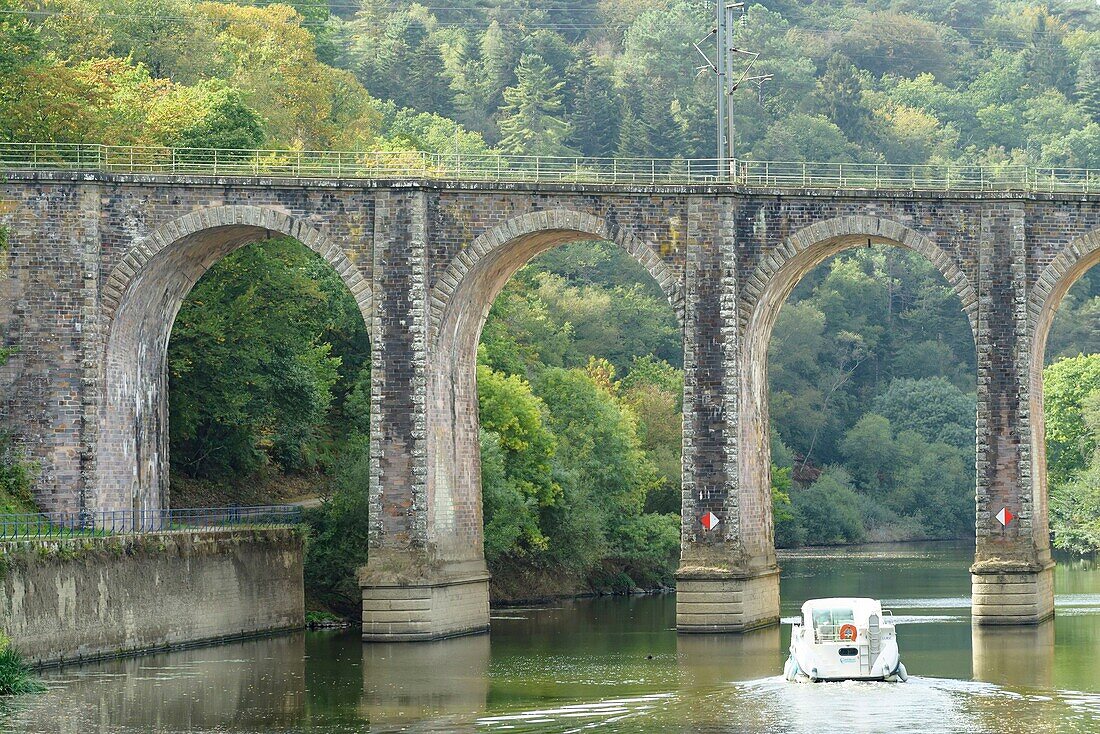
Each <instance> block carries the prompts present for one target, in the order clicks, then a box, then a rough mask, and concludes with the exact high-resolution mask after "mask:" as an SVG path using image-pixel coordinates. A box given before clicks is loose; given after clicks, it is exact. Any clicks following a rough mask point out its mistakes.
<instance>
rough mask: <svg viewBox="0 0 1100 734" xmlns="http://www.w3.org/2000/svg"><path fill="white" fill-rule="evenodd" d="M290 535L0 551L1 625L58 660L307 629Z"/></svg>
mask: <svg viewBox="0 0 1100 734" xmlns="http://www.w3.org/2000/svg"><path fill="white" fill-rule="evenodd" d="M302 561H303V540H302V536H301V534H300V533H299V532H298V531H296V530H294V529H289V528H284V529H278V528H271V529H255V530H253V529H247V530H246V529H234V530H225V531H201V532H198V531H196V532H188V531H176V532H167V533H155V534H150V535H141V536H113V537H97V538H76V539H67V540H52V541H24V542H17V543H16V542H12V543H5V544H0V569H2V570H3V578H2V579H0V586H2V588H3V594H2V596H0V630H3V632H4V633H5V634H7V635H8V636H9V637H10V638H11V639H12V644H13V645H14V647H15V649H17V650H18V651H19V652H20V653H22V654H23V656H24V657H25V658H26V659H27V660H28V661H30V662H31V663H33V664H36V665H50V664H58V663H64V662H71V661H79V660H88V659H94V658H103V657H114V656H118V655H126V654H132V653H139V652H146V651H150V650H158V649H164V648H171V647H182V646H189V645H195V644H202V643H208V642H215V641H220V640H226V639H232V638H236V637H247V636H250V635H256V634H263V633H268V632H275V631H278V630H286V629H296V628H301V627H302V626H303V625H304V624H305V610H304V594H303V587H302Z"/></svg>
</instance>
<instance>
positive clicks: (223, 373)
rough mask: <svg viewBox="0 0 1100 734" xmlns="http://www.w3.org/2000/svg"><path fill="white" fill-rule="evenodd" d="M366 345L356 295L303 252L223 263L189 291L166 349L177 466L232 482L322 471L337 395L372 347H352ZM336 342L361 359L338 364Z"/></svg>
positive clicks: (237, 256)
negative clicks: (266, 472)
mask: <svg viewBox="0 0 1100 734" xmlns="http://www.w3.org/2000/svg"><path fill="white" fill-rule="evenodd" d="M356 320H357V323H356ZM349 322H350V326H349V325H348V323H349ZM349 331H350V332H352V333H351V334H350V335H349V334H348V332H349ZM365 341H366V327H365V325H364V324H363V322H362V318H361V316H359V312H358V307H357V306H356V305H355V301H354V298H353V297H352V296H351V293H350V292H349V291H348V290H347V288H346V286H344V285H343V284H342V283H341V282H340V281H339V276H337V275H336V273H335V272H333V271H332V269H331V267H329V266H328V265H327V264H326V263H324V262H323V261H322V260H320V258H319V257H318V256H317V255H314V254H313V253H312V252H309V251H308V250H306V248H304V247H303V246H302V245H300V244H298V243H296V242H293V241H289V240H276V241H270V242H267V243H265V244H258V245H250V246H248V247H245V248H242V249H240V250H238V251H236V252H234V253H232V254H230V255H228V256H226V257H225V258H224V259H223V260H221V261H220V262H219V263H218V264H217V265H216V266H215V267H214V268H212V269H211V270H210V271H208V272H207V274H206V275H205V276H203V278H202V279H201V280H200V281H199V283H198V284H196V286H195V288H194V289H193V290H192V291H191V293H190V294H189V295H188V297H187V299H186V300H185V302H184V304H183V306H182V307H181V309H180V312H179V315H178V317H177V319H176V324H175V326H174V328H173V335H172V340H171V343H170V344H169V353H168V370H169V381H170V389H171V394H172V400H171V423H170V426H171V441H172V464H173V469H174V471H176V472H177V473H179V474H182V475H184V476H187V477H193V478H201V479H214V480H219V481H230V480H240V479H242V478H246V477H249V476H250V475H251V474H253V473H255V472H257V471H259V470H261V469H263V468H264V467H268V466H271V467H273V468H275V469H277V470H281V471H305V470H311V469H314V468H316V467H317V466H318V464H319V462H320V461H321V459H322V453H323V451H324V445H325V443H326V441H327V440H328V435H326V434H329V431H330V426H328V425H327V421H328V418H329V415H330V412H332V409H333V403H334V398H335V397H336V395H337V394H338V393H339V394H343V393H344V392H346V391H347V389H348V386H346V385H347V383H348V382H350V377H351V376H350V375H348V372H349V371H351V370H352V369H354V370H355V372H354V373H353V374H356V375H358V372H359V370H361V369H362V367H363V358H364V352H365V351H366V350H365V349H364V348H361V347H360V348H358V349H354V348H351V347H354V346H356V342H359V343H365ZM333 342H336V343H340V344H341V345H342V346H343V347H344V349H343V350H342V351H343V352H344V354H345V355H349V352H350V355H349V356H350V357H351V358H352V359H351V361H352V362H358V364H349V365H347V366H345V365H343V361H342V360H341V358H340V357H337V356H334V355H333V354H332V351H333V346H332V343H333ZM349 342H350V345H349ZM360 409H361V408H360ZM334 428H339V427H338V426H334ZM329 435H333V436H341V435H343V433H342V432H338V431H331V434H329Z"/></svg>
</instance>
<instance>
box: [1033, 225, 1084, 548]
mask: <svg viewBox="0 0 1100 734" xmlns="http://www.w3.org/2000/svg"><path fill="white" fill-rule="evenodd" d="M1097 263H1100V230H1093V231H1092V232H1089V233H1087V234H1085V235H1083V236H1081V237H1078V238H1077V239H1075V240H1073V241H1072V242H1070V243H1069V244H1068V245H1067V246H1066V247H1065V249H1063V250H1062V251H1061V252H1060V253H1058V254H1057V255H1056V256H1055V257H1054V259H1053V260H1051V262H1050V264H1049V265H1047V266H1046V267H1045V268H1043V271H1042V272H1041V273H1040V274H1039V278H1038V279H1037V280H1036V281H1035V284H1034V285H1033V286H1032V288H1031V291H1030V293H1029V294H1028V299H1027V335H1028V336H1027V338H1028V342H1029V343H1028V353H1027V355H1026V357H1027V370H1028V377H1027V380H1028V382H1027V396H1026V398H1025V400H1026V404H1027V418H1028V420H1027V423H1028V424H1029V425H1030V431H1031V462H1030V464H1031V466H1030V468H1031V507H1032V517H1031V524H1032V528H1033V530H1032V534H1033V536H1034V537H1035V538H1048V537H1049V523H1050V518H1049V514H1048V512H1047V509H1048V508H1047V505H1048V497H1049V494H1048V487H1047V447H1046V415H1045V412H1044V410H1043V363H1044V361H1045V359H1046V350H1047V339H1048V337H1049V336H1050V327H1051V326H1052V325H1053V324H1054V315H1055V314H1056V313H1057V312H1058V307H1059V306H1060V305H1061V303H1062V299H1063V298H1065V295H1066V293H1068V292H1069V289H1070V288H1072V287H1073V284H1074V283H1076V282H1077V281H1078V280H1079V279H1080V278H1081V276H1082V275H1084V274H1085V271H1087V270H1088V269H1089V268H1091V267H1092V266H1093V265H1096V264H1097ZM1021 387H1023V386H1021Z"/></svg>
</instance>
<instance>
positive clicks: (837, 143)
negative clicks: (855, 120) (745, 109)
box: [753, 112, 852, 161]
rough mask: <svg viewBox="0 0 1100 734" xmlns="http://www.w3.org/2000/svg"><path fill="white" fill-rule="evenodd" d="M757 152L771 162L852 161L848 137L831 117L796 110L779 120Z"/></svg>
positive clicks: (770, 128)
mask: <svg viewBox="0 0 1100 734" xmlns="http://www.w3.org/2000/svg"><path fill="white" fill-rule="evenodd" d="M753 155H754V156H755V157H757V158H760V159H762V160H771V161H850V160H851V159H852V158H851V148H850V146H849V144H848V139H847V138H846V137H845V136H844V133H843V132H841V130H840V128H839V127H837V126H836V124H834V123H833V122H832V121H831V120H829V119H827V118H825V117H823V116H821V115H807V114H805V113H802V112H796V113H794V114H792V115H790V116H789V117H787V118H785V119H783V120H779V121H777V122H776V123H775V124H773V125H772V126H771V127H769V128H768V131H767V132H766V133H765V134H764V137H763V139H762V140H761V141H760V142H759V143H757V144H756V147H755V148H753Z"/></svg>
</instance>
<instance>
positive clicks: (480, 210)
mask: <svg viewBox="0 0 1100 734" xmlns="http://www.w3.org/2000/svg"><path fill="white" fill-rule="evenodd" d="M0 226H4V227H6V228H7V229H8V230H9V231H10V236H9V245H8V247H7V249H6V251H5V252H4V253H3V259H4V266H5V268H6V271H5V277H4V279H3V283H2V285H0V287H2V291H0V296H2V298H0V327H2V328H3V334H4V339H5V343H6V344H7V345H9V346H13V347H15V348H16V349H17V353H16V356H15V357H14V358H13V359H12V360H11V361H10V362H9V364H8V365H7V366H5V367H3V368H0V388H3V389H4V390H5V393H4V396H5V400H4V401H3V411H4V412H3V414H2V417H3V419H4V423H5V424H6V425H7V426H8V427H10V428H11V429H12V430H13V432H14V435H15V436H16V439H17V440H18V441H19V442H20V443H21V444H22V445H23V446H25V447H26V448H27V449H28V450H29V452H30V453H31V455H32V456H33V457H34V458H35V459H36V460H38V462H39V463H40V464H41V466H42V473H41V475H40V477H39V480H38V487H37V490H36V492H37V497H38V500H39V502H40V503H41V504H42V506H43V507H44V508H46V509H67V510H76V509H81V508H86V509H93V510H94V509H100V508H103V509H108V508H109V509H118V508H129V507H137V508H142V507H158V506H163V505H164V504H165V503H166V502H168V501H169V489H168V487H167V478H166V467H167V440H166V436H167V395H166V394H165V392H166V390H165V375H164V370H165V366H164V365H165V363H164V359H165V354H166V346H167V340H168V335H169V333H170V327H171V323H172V320H173V318H174V315H175V313H176V310H177V309H178V307H179V304H180V302H181V301H182V299H183V298H184V297H185V296H186V294H187V292H188V291H189V289H190V288H191V287H192V286H193V284H194V282H195V280H196V279H197V278H198V277H200V276H201V275H202V273H203V272H205V270H206V269H207V268H208V267H209V266H210V265H211V264H213V263H214V262H215V261H216V260H217V259H218V258H220V257H222V256H224V255H225V254H226V253H228V252H230V251H232V250H233V249H234V248H236V247H240V246H242V245H244V244H246V243H247V242H251V241H255V240H257V239H262V238H263V237H266V236H268V235H270V234H273V233H281V234H285V235H289V236H292V237H296V238H298V239H299V240H301V241H302V242H303V243H304V244H306V245H307V246H309V247H311V248H312V249H313V250H315V251H316V252H318V253H319V254H320V255H322V256H323V257H324V258H325V259H326V260H327V261H328V262H329V263H330V264H331V265H332V266H333V268H335V269H336V270H337V272H339V273H340V275H341V277H342V278H343V280H344V282H345V283H346V284H347V285H348V288H349V289H350V290H351V292H352V293H353V294H354V295H355V296H356V298H357V300H358V302H359V305H360V307H361V310H362V313H363V316H364V319H365V320H366V321H367V323H368V325H369V328H370V333H371V340H372V351H373V367H374V369H373V371H372V414H371V433H372V441H371V452H372V454H371V486H370V517H369V518H368V519H365V522H369V528H370V543H371V547H372V551H375V552H372V555H371V567H370V568H368V569H367V570H366V571H367V572H366V573H365V575H364V577H363V583H364V589H369V588H374V587H385V586H387V585H392V584H398V585H400V586H405V587H408V588H413V587H419V588H421V591H423V594H427V593H428V592H427V591H426V589H430V588H434V587H435V585H436V584H438V583H441V580H445V581H446V582H447V583H464V584H478V583H481V582H482V580H483V578H484V576H485V568H484V559H483V552H482V527H481V526H482V517H481V494H480V490H481V488H480V465H479V457H478V445H477V428H478V423H477V402H476V400H477V393H476V379H475V362H476V346H477V342H478V340H479V337H480V333H481V328H482V325H483V323H484V319H485V317H486V315H487V313H488V309H489V307H490V306H491V304H492V301H493V298H494V297H495V296H496V294H497V293H498V292H499V290H500V288H501V287H502V286H503V285H504V283H505V282H506V281H507V279H508V278H509V277H510V276H511V275H512V274H513V273H514V272H515V271H516V269H518V268H519V267H521V266H522V265H523V264H525V263H526V262H528V261H529V260H530V259H531V258H532V257H534V256H536V255H537V254H538V253H540V252H542V251H544V250H546V249H549V248H551V247H555V246H557V245H560V244H562V243H564V242H569V241H576V240H585V239H606V240H609V241H611V242H614V243H615V244H617V245H618V246H619V247H622V248H623V249H624V250H625V251H626V252H628V253H629V254H630V255H631V256H632V257H634V258H635V259H636V260H637V261H638V262H639V263H640V264H641V265H642V266H643V267H645V268H646V270H647V271H648V272H649V273H650V274H651V275H652V276H653V278H654V279H655V281H656V282H657V283H658V284H659V285H660V286H661V288H662V290H663V291H664V293H665V294H666V296H667V297H668V299H669V302H670V304H671V305H672V307H673V308H674V310H675V311H676V314H677V317H678V318H679V319H680V323H681V325H682V327H683V334H684V354H685V365H684V367H685V390H684V405H685V415H684V464H683V505H682V508H683V512H682V515H683V527H682V539H683V551H682V559H683V560H682V569H681V570H682V572H683V578H685V579H690V580H691V581H692V582H693V583H703V582H704V581H705V580H706V578H707V577H708V574H709V576H712V577H713V579H712V580H713V581H714V583H715V588H724V587H722V584H724V583H727V582H728V581H729V580H730V579H735V580H742V581H744V582H745V583H746V584H749V585H752V584H750V583H749V582H750V581H751V579H754V578H759V579H761V581H760V583H759V584H756V585H757V586H760V585H764V586H766V587H767V588H766V590H764V591H762V592H761V594H760V595H759V597H760V598H762V599H771V597H772V592H771V590H770V589H771V587H770V585H769V584H770V583H771V582H770V581H768V580H767V579H771V578H772V576H773V573H774V569H775V554H774V548H773V537H772V532H773V531H772V518H771V499H770V489H769V463H770V456H769V453H768V442H767V435H768V417H767V413H768V410H767V408H768V406H767V362H766V353H767V345H768V340H769V337H770V335H771V330H772V327H773V325H774V322H775V317H776V315H777V313H778V311H779V308H780V307H781V306H782V304H783V302H784V301H785V299H786V298H787V296H788V295H789V293H790V291H791V290H792V289H793V288H794V287H795V285H796V284H797V283H798V282H799V280H800V279H801V278H802V277H804V276H805V275H806V274H807V273H808V272H809V270H810V269H812V268H813V267H814V266H816V265H817V264H819V263H820V262H821V261H823V260H824V259H825V258H827V257H829V256H830V255H833V254H836V253H838V252H840V251H842V250H844V249H847V248H851V247H859V246H863V245H866V244H869V243H870V244H879V243H887V244H894V245H897V246H900V247H906V248H909V249H912V250H914V251H916V252H918V253H920V254H922V255H923V256H925V257H926V258H928V260H929V261H930V262H931V263H932V264H933V265H934V266H935V267H936V268H937V270H939V272H940V273H942V274H943V276H944V278H945V279H946V281H947V282H948V284H949V285H950V286H951V287H952V289H953V290H954V292H955V293H956V295H957V296H958V298H959V303H960V308H961V309H962V310H963V311H964V312H965V313H966V315H967V317H968V318H969V320H970V323H971V326H972V327H973V329H974V334H975V345H976V354H977V364H978V414H977V437H976V441H977V456H978V476H977V484H978V488H977V495H976V498H975V507H976V528H977V535H978V548H977V554H976V564H975V567H974V573H975V574H976V575H979V576H980V575H982V574H983V573H984V570H989V572H990V573H991V574H992V573H997V574H1004V573H1007V572H1008V571H1009V570H1012V569H1014V571H1013V572H1019V573H1023V574H1025V575H1026V574H1032V575H1035V574H1041V573H1042V572H1043V569H1044V568H1045V567H1046V564H1047V562H1048V560H1049V540H1048V538H1047V532H1046V527H1047V525H1046V486H1045V457H1044V454H1043V449H1042V435H1043V432H1042V428H1043V427H1042V415H1041V405H1042V402H1041V401H1042V385H1041V367H1042V355H1043V349H1044V346H1045V340H1046V332H1047V330H1048V329H1049V324H1050V321H1051V318H1052V315H1053V313H1054V311H1055V310H1056V309H1057V305H1058V303H1059V302H1060V300H1061V297H1062V296H1063V295H1064V293H1065V291H1066V290H1067V289H1068V288H1069V286H1070V285H1071V284H1072V282H1073V281H1074V280H1076V278H1077V277H1079V276H1080V274H1081V273H1082V272H1083V271H1084V269H1086V268H1087V267H1090V266H1091V265H1092V264H1094V263H1095V262H1096V261H1098V260H1100V247H1098V245H1100V238H1098V236H1097V235H1096V232H1097V231H1098V228H1100V198H1098V197H1088V196H1085V197H1081V196H1057V195H1049V196H1048V195H1042V194H1026V195H1025V194H1013V193H1006V192H989V193H985V194H972V195H968V194H954V193H953V194H943V193H939V194H937V193H914V192H899V191H890V192H868V191H865V192H822V191H813V192H808V191H740V190H737V189H733V188H729V187H644V186H639V187H629V186H615V187H601V186H589V187H584V186H573V185H560V186H553V185H520V184H515V185H505V184H470V183H460V182H453V183H447V182H423V183H417V182H401V183H393V182H382V181H375V182H364V181H295V180H262V179H201V178H198V179H188V178H186V177H175V178H172V177H140V176H138V177H135V176H113V175H105V174H82V175H74V174H67V173H65V174H63V173H56V174H43V173H38V174H7V179H6V180H5V181H4V183H3V184H0ZM1001 506H1007V507H1009V508H1010V509H1012V510H1013V512H1014V513H1015V514H1016V515H1017V517H1018V518H1019V520H1018V522H1017V523H1015V524H1013V525H1012V526H1010V527H1009V528H1008V529H1002V528H1000V527H999V526H997V525H996V521H995V520H994V519H993V518H994V515H995V513H996V511H997V509H999V507H1001ZM708 511H709V512H713V513H714V514H715V515H717V516H718V517H719V519H720V520H721V522H720V524H719V526H718V529H716V530H713V531H709V532H707V531H704V530H703V529H702V528H701V526H700V524H699V518H700V516H701V515H703V514H704V513H705V512H708ZM987 561H988V562H991V563H992V565H989V566H988V567H986V566H983V565H982V564H983V563H985V562H987ZM1009 562H1011V564H1015V565H1013V566H1012V569H1007V567H1006V566H1005V563H1009ZM983 569H984V570H983ZM993 569H996V571H994V570H993ZM976 583H977V582H976ZM727 585H728V583H727ZM764 586H762V587H761V588H764ZM1037 588H1038V587H1037ZM1044 588H1045V587H1044ZM1040 591H1042V590H1041V589H1040ZM365 593H366V592H365ZM417 593H420V592H417ZM431 593H432V594H434V593H435V592H431ZM700 593H704V592H700ZM423 594H422V596H423ZM479 594H480V592H479ZM722 603H724V604H729V603H732V602H728V601H727V602H722ZM768 603H769V604H770V602H768ZM765 606H766V605H765ZM731 608H732V607H731ZM378 611H384V610H378ZM723 613H726V612H723ZM761 613H762V614H763V615H764V617H765V618H767V617H768V616H769V614H770V613H768V612H767V610H764V611H763V612H761ZM379 619H381V618H379ZM410 629H411V628H410Z"/></svg>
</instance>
